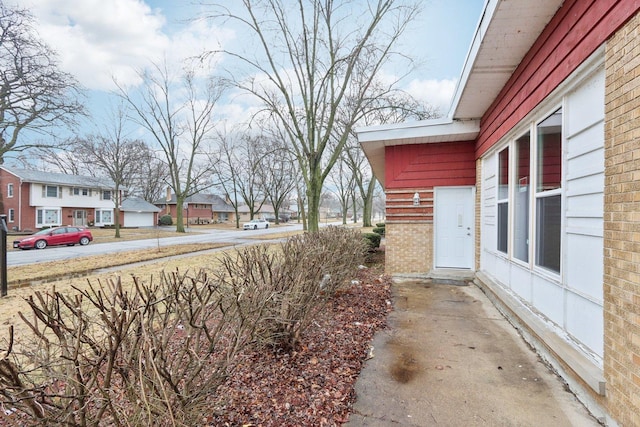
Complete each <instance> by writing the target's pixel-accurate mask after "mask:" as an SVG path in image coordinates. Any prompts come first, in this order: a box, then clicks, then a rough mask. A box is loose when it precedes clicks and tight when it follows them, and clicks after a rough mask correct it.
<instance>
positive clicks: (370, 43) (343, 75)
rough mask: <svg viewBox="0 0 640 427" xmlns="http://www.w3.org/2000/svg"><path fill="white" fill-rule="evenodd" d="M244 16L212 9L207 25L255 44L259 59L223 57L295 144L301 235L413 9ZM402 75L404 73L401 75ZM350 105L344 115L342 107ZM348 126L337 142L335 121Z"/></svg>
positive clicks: (327, 8)
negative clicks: (213, 22)
mask: <svg viewBox="0 0 640 427" xmlns="http://www.w3.org/2000/svg"><path fill="white" fill-rule="evenodd" d="M243 6H244V7H243V13H234V12H231V11H229V10H228V9H225V8H224V6H219V7H218V8H217V9H216V10H214V11H213V12H212V13H211V15H210V16H211V17H216V18H221V19H231V20H232V21H235V22H238V23H239V24H241V25H244V26H245V27H246V28H247V29H248V30H249V32H250V33H252V34H253V35H254V36H255V39H256V43H250V44H249V45H250V46H251V48H252V49H253V48H257V49H258V50H259V51H260V55H254V54H245V53H241V52H227V53H228V54H230V55H232V56H233V57H235V58H236V59H239V60H240V61H242V62H243V63H244V64H245V65H246V66H248V67H249V68H250V69H251V70H252V71H253V72H255V74H254V77H252V78H248V79H245V80H241V79H239V78H235V76H234V78H233V80H234V82H235V84H236V85H237V86H238V87H240V88H242V89H244V90H246V91H248V92H249V93H251V94H253V95H254V96H256V97H258V98H259V99H260V101H261V102H262V103H263V104H264V109H265V111H267V112H268V113H269V114H272V115H273V117H274V118H275V120H276V122H277V124H278V125H279V126H280V127H282V129H283V130H284V132H286V133H287V135H288V136H289V138H288V139H289V140H290V141H293V142H294V145H293V150H294V151H295V153H296V158H297V161H298V163H299V166H300V170H301V173H302V177H303V179H304V181H305V185H306V189H307V194H306V196H307V207H308V227H309V230H311V231H315V230H317V229H318V221H319V205H320V196H321V193H322V186H323V183H324V181H325V179H326V178H327V176H328V174H329V171H330V170H331V168H332V167H333V165H334V164H335V162H336V161H337V159H338V157H339V156H340V153H341V151H342V149H343V147H344V145H345V144H346V142H347V139H348V136H349V134H350V132H351V129H352V127H353V126H354V125H355V123H356V122H357V120H358V118H359V116H360V115H361V114H362V107H363V105H364V103H365V102H366V100H367V98H368V96H369V88H370V86H371V83H372V82H373V81H374V78H375V76H376V75H377V74H378V72H379V71H380V70H381V68H382V67H383V65H384V64H385V63H387V62H388V61H389V60H390V59H391V57H392V56H394V55H393V52H392V47H393V46H394V44H395V43H396V41H397V40H398V38H399V36H400V35H401V34H402V32H403V31H404V29H405V28H406V25H407V24H408V22H409V21H410V20H411V19H412V18H413V17H414V16H415V14H416V13H417V11H418V7H417V5H415V4H409V3H408V2H407V1H404V2H403V1H402V0H377V1H372V2H371V4H369V7H364V8H363V7H362V4H361V2H333V1H323V0H308V1H307V0H298V1H297V2H296V4H295V6H294V7H292V5H291V3H290V2H284V1H282V0H256V1H252V0H245V1H243ZM406 69H407V68H405V70H406ZM347 101H349V108H348V109H346V108H345V109H342V111H340V110H341V106H343V105H345V103H346V102H347ZM339 112H341V113H345V114H346V115H344V116H343V117H342V119H343V121H344V123H346V124H347V126H346V127H345V128H344V129H343V130H342V132H341V134H340V135H339V137H338V138H337V144H335V145H332V150H331V151H329V150H328V147H329V140H330V139H331V138H334V137H335V134H336V120H337V117H336V115H337V114H338V113H339Z"/></svg>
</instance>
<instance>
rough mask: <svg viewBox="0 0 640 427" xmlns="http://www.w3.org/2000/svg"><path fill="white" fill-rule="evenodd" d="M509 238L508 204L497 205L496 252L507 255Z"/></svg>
mask: <svg viewBox="0 0 640 427" xmlns="http://www.w3.org/2000/svg"><path fill="white" fill-rule="evenodd" d="M508 236H509V204H508V203H498V250H499V251H500V252H504V253H507V242H508Z"/></svg>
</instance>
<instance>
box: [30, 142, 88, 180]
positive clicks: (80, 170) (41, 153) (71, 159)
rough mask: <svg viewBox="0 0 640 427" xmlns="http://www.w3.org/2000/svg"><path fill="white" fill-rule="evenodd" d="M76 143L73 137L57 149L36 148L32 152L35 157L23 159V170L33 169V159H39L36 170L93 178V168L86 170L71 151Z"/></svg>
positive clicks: (83, 164) (76, 154)
mask: <svg viewBox="0 0 640 427" xmlns="http://www.w3.org/2000/svg"><path fill="white" fill-rule="evenodd" d="M76 143H77V138H76V137H73V138H70V139H67V140H66V141H64V144H63V145H62V146H58V147H38V148H36V149H35V150H34V153H35V154H36V155H35V156H32V157H25V159H24V160H25V165H24V166H25V168H27V169H28V168H29V165H30V167H33V165H34V158H33V157H36V158H39V159H40V163H38V164H37V167H38V170H42V171H48V172H62V173H66V174H68V175H89V176H95V174H94V172H96V171H95V170H94V169H93V168H87V167H86V164H85V163H84V162H83V161H82V160H81V159H80V158H79V157H78V153H76V151H75V150H74V149H73V147H74V146H75V144H76Z"/></svg>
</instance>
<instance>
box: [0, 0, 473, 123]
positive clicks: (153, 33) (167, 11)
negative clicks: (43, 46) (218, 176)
mask: <svg viewBox="0 0 640 427" xmlns="http://www.w3.org/2000/svg"><path fill="white" fill-rule="evenodd" d="M5 2H6V3H8V4H11V3H15V4H19V5H20V6H23V7H26V8H28V9H30V10H31V11H32V13H33V14H34V15H35V16H36V18H37V20H38V30H39V32H40V35H41V36H42V37H43V39H44V40H46V42H47V43H48V44H49V45H50V46H51V47H52V48H53V49H55V50H56V51H57V52H58V54H59V56H60V59H61V65H62V68H63V69H64V70H65V71H67V72H70V73H72V74H73V75H75V76H76V77H77V78H78V80H79V81H80V82H81V83H82V85H83V86H85V87H86V88H88V89H90V92H89V96H90V101H89V103H90V107H91V110H92V111H93V112H94V114H96V113H97V110H99V109H100V105H101V104H102V103H103V101H104V100H105V99H106V93H108V92H109V91H110V90H112V89H113V88H114V87H113V80H112V79H113V77H115V78H116V79H118V81H119V82H121V83H123V84H125V85H131V84H135V83H136V81H137V74H136V73H137V72H136V70H138V69H140V68H142V67H145V66H147V65H148V64H149V63H150V62H149V61H156V62H159V61H160V60H161V59H162V58H163V57H166V58H167V59H168V61H175V62H176V63H177V62H179V61H180V60H181V58H184V57H187V56H191V55H197V54H198V53H200V52H202V51H203V50H205V49H209V50H211V49H216V48H219V47H220V46H227V45H229V44H233V43H234V42H237V41H238V40H239V39H241V35H240V34H236V33H235V32H234V31H232V30H229V29H228V28H216V27H214V26H213V24H212V23H211V22H210V21H205V20H197V21H193V20H190V19H189V18H192V17H194V16H197V15H198V14H199V12H200V10H199V6H197V5H194V3H195V2H193V1H191V0H5ZM483 5H484V0H428V1H424V6H423V7H424V10H423V12H422V15H421V16H420V17H419V19H418V20H416V21H415V22H413V23H412V25H411V27H410V29H409V31H408V32H407V33H406V36H405V38H404V40H403V41H402V45H401V46H402V49H403V50H405V49H406V51H407V52H409V53H410V54H411V55H412V56H413V57H414V58H415V59H417V60H418V62H419V64H420V66H419V67H418V69H417V70H416V72H415V73H414V74H412V75H411V76H409V78H408V79H406V80H405V88H406V89H407V90H409V91H410V93H412V94H413V95H414V96H417V97H419V98H421V99H422V100H424V101H427V102H429V103H430V104H431V105H434V106H436V107H440V109H441V111H442V112H446V111H447V109H448V108H447V107H448V105H449V100H450V98H451V95H452V93H453V90H454V88H455V83H456V80H457V78H458V77H459V74H460V72H461V69H462V64H463V62H464V59H465V56H466V54H467V50H468V47H469V45H470V42H471V37H472V35H473V32H474V31H475V27H476V25H477V22H478V19H479V17H480V13H481V9H482V7H483ZM232 110H233V109H232ZM237 114H242V111H241V109H238V111H237Z"/></svg>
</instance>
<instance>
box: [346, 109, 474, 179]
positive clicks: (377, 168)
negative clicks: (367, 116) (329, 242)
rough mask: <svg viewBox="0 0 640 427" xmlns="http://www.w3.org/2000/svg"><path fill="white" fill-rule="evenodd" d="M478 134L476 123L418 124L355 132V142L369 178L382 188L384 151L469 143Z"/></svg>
mask: <svg viewBox="0 0 640 427" xmlns="http://www.w3.org/2000/svg"><path fill="white" fill-rule="evenodd" d="M479 131H480V122H479V121H478V120H467V121H453V120H451V119H437V120H421V121H417V122H407V123H400V124H395V125H382V126H371V127H367V128H362V129H360V130H358V140H359V141H360V144H361V145H362V148H363V149H364V152H365V154H366V156H367V159H368V160H369V163H370V164H371V168H372V169H373V174H374V175H375V176H376V177H377V178H378V181H380V183H381V184H382V186H383V187H384V183H385V177H384V162H385V147H390V146H394V145H408V144H430V143H437V142H456V141H473V140H475V139H476V137H477V136H478V132H479Z"/></svg>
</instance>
